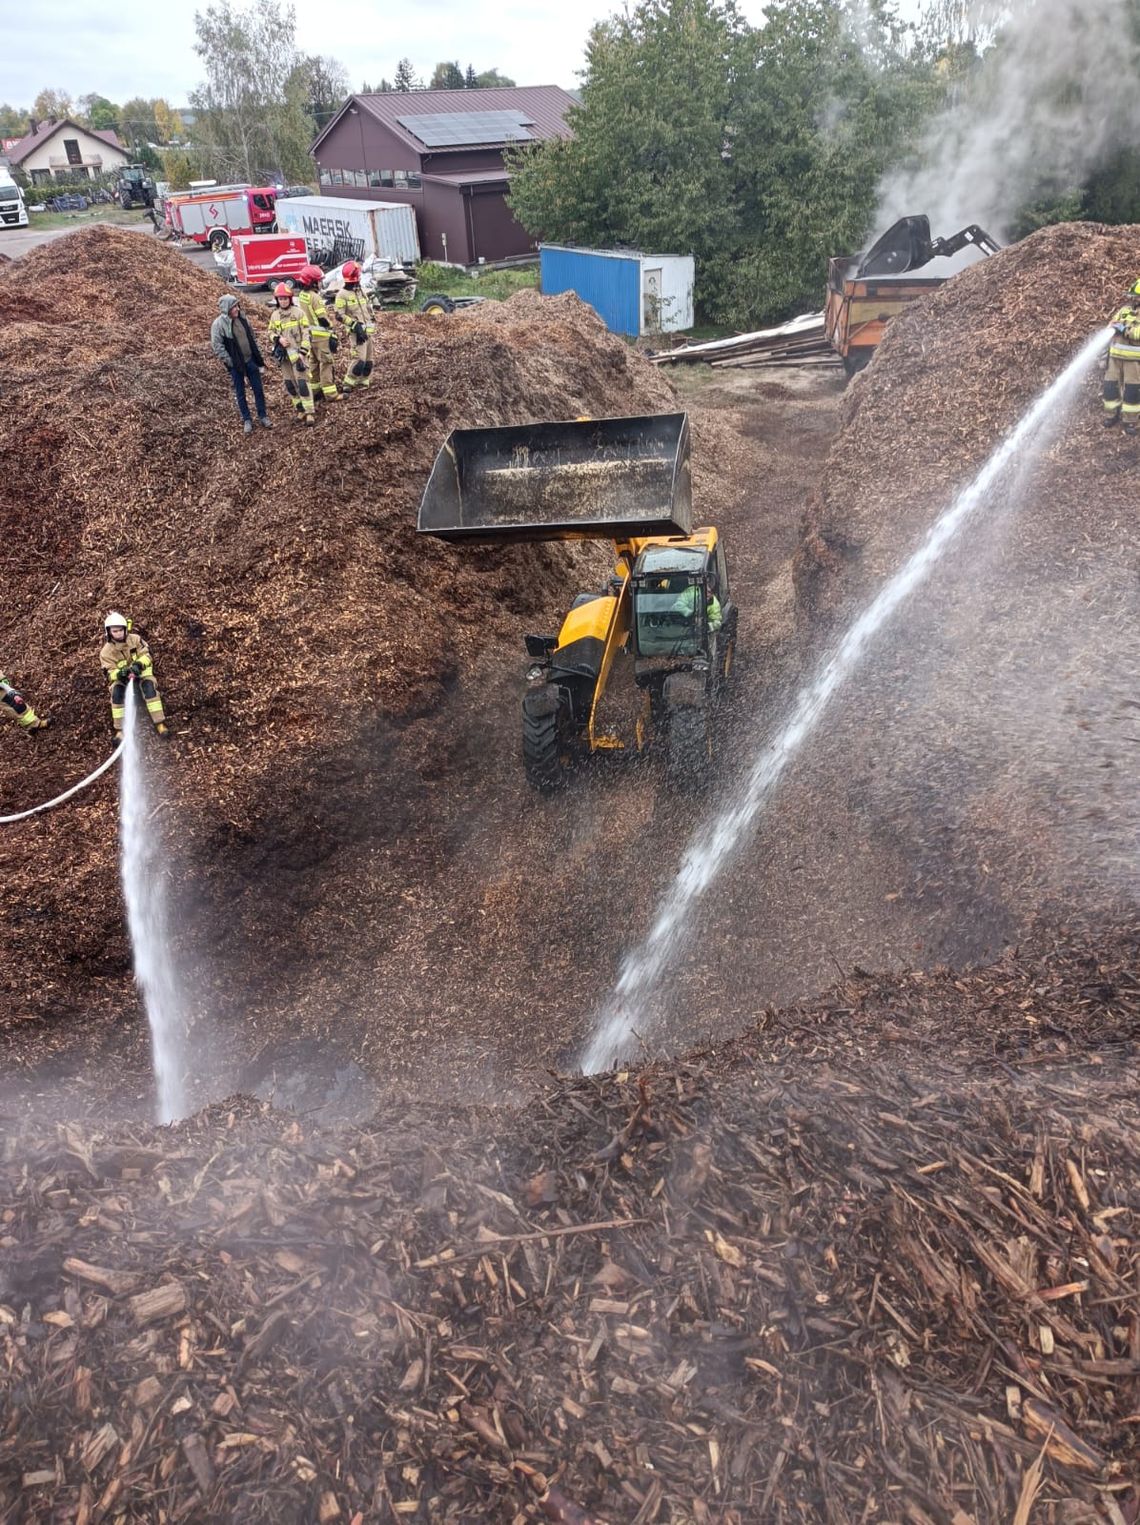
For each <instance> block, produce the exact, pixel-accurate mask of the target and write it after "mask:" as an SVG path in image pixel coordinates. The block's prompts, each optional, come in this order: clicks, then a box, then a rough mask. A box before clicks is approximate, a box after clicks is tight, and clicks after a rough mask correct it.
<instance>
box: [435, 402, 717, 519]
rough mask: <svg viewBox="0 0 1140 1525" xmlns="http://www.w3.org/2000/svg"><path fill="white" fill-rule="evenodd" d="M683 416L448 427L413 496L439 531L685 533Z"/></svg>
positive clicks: (688, 509) (687, 486)
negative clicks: (427, 473)
mask: <svg viewBox="0 0 1140 1525" xmlns="http://www.w3.org/2000/svg"><path fill="white" fill-rule="evenodd" d="M692 517H693V506H692V486H691V482H690V474H689V420H688V415H687V414H685V413H657V414H652V415H650V416H648V417H645V418H592V419H586V420H582V421H578V422H567V423H539V424H513V425H509V426H507V427H505V428H501V429H455V430H453V431H452V433H451V434H450V435H449V436H448V438H447V442H446V443H445V444H444V446H443V449H442V450H441V451H440V452H439V454H438V455H437V456H436V460H435V465H434V466H433V468H432V473H431V476H430V478H429V479H428V484H427V488H426V489H425V491H424V496H423V501H422V503H421V504H420V517H419V530H420V533H421V534H425V535H438V536H439V537H440V538H441V539H443V540H471V541H475V542H480V541H482V542H501V541H513V540H628V539H631V538H633V537H636V536H648V535H688V534H691V533H692Z"/></svg>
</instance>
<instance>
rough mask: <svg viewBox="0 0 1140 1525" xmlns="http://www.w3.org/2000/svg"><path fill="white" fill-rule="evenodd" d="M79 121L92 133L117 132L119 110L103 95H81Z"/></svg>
mask: <svg viewBox="0 0 1140 1525" xmlns="http://www.w3.org/2000/svg"><path fill="white" fill-rule="evenodd" d="M79 111H80V116H79V120H80V121H81V122H82V123H84V124H85V125H86V126H88V127H90V128H91V129H92V131H93V132H118V130H119V116H120V112H119V108H118V106H116V105H115V103H114V101H109V100H108V99H107V97H106V96H105V95H95V94H91V95H81V96H80V97H79Z"/></svg>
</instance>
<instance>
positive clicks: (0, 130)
mask: <svg viewBox="0 0 1140 1525" xmlns="http://www.w3.org/2000/svg"><path fill="white" fill-rule="evenodd" d="M28 116H29V113H28V112H27V111H23V110H21V108H20V107H19V106H9V104H8V102H7V101H5V102H4V103H3V105H0V138H22V137H23V136H24V134H25V133H26V132H27V130H28Z"/></svg>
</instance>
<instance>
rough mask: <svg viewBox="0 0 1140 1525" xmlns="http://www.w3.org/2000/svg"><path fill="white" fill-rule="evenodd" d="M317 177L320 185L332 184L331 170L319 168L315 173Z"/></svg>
mask: <svg viewBox="0 0 1140 1525" xmlns="http://www.w3.org/2000/svg"><path fill="white" fill-rule="evenodd" d="M317 179H318V180H319V181H320V183H321V184H322V185H331V184H332V170H329V169H321V170H320V171H319V172H318V174H317Z"/></svg>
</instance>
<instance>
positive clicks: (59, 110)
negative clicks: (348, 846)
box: [32, 90, 75, 122]
mask: <svg viewBox="0 0 1140 1525" xmlns="http://www.w3.org/2000/svg"><path fill="white" fill-rule="evenodd" d="M74 110H75V108H74V106H73V105H72V103H71V97H70V95H68V93H67V91H66V90H41V91H40V93H39V95H37V96H36V98H35V100H34V101H33V102H32V115H33V116H34V117H35V119H36V121H37V122H43V121H47V120H49V119H50V118H51V117H55V118H56V120H57V121H59V120H61V119H62V118H63V117H69V116H71V114H72V112H73V111H74Z"/></svg>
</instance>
